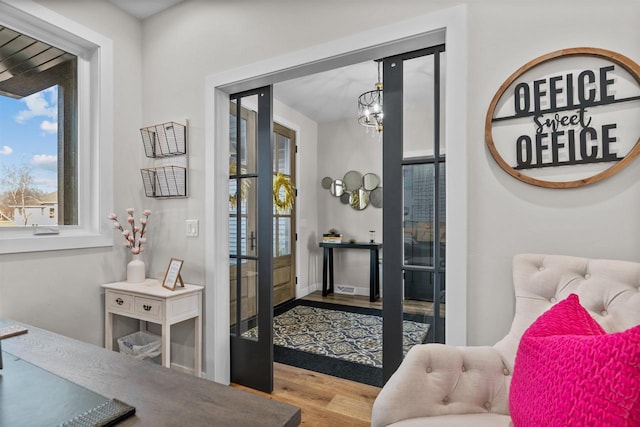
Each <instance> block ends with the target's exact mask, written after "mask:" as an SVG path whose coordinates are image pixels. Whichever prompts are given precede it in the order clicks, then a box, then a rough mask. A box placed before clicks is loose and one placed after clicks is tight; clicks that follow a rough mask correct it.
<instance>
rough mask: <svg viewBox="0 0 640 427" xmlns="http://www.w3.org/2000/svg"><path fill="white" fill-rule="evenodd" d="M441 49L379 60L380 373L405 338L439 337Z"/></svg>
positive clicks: (396, 360) (401, 350)
mask: <svg viewBox="0 0 640 427" xmlns="http://www.w3.org/2000/svg"><path fill="white" fill-rule="evenodd" d="M442 52H444V45H439V46H433V47H429V48H425V49H422V50H418V51H413V52H408V53H405V54H401V55H398V56H394V57H389V58H385V59H384V60H383V87H384V131H383V148H382V150H383V170H384V190H385V196H384V199H383V242H384V247H385V248H386V250H385V253H384V268H383V317H384V325H383V376H384V379H385V381H386V380H387V379H388V378H389V377H390V376H391V375H392V374H393V373H394V372H395V370H396V369H397V367H398V366H399V365H400V363H401V362H402V359H403V357H404V354H406V352H407V351H408V349H409V348H410V347H411V346H413V345H417V344H421V343H424V342H434V341H437V342H444V326H443V325H444V322H443V318H442V316H443V315H444V306H443V304H444V301H445V288H444V283H445V281H444V277H445V264H444V249H445V248H444V241H445V240H444V235H445V224H444V221H445V218H446V216H445V211H444V209H445V205H446V204H445V198H444V197H445V181H444V176H445V174H444V171H445V168H444V164H445V163H444V161H445V157H444V151H443V150H441V149H442V148H443V147H444V145H443V138H442V135H441V122H442V118H441V115H440V107H441V106H440V97H441V90H442V89H441V87H442V85H441V82H440V67H441V61H440V54H441V53H442ZM390 248H402V250H401V251H392V250H390ZM398 283H402V285H403V286H397V284H398Z"/></svg>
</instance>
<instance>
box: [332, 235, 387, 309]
mask: <svg viewBox="0 0 640 427" xmlns="http://www.w3.org/2000/svg"><path fill="white" fill-rule="evenodd" d="M320 247H321V248H323V249H324V253H323V256H322V296H323V297H326V296H327V295H329V294H331V293H333V250H334V249H368V250H369V253H370V256H369V301H372V302H373V301H376V300H377V299H378V298H379V297H380V260H379V256H380V249H382V243H359V242H356V243H328V242H321V243H320ZM327 273H328V275H329V283H328V286H327Z"/></svg>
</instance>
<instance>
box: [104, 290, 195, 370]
mask: <svg viewBox="0 0 640 427" xmlns="http://www.w3.org/2000/svg"><path fill="white" fill-rule="evenodd" d="M102 287H103V288H104V289H105V295H104V346H105V348H107V349H110V350H113V316H114V314H117V315H119V316H126V317H131V318H134V319H138V320H140V321H141V323H142V322H143V321H144V322H152V323H158V324H160V325H161V326H162V366H164V367H167V368H170V367H171V354H170V352H171V325H173V324H175V323H179V322H182V321H185V320H189V319H194V337H195V338H194V342H195V344H194V347H195V348H194V365H193V366H194V375H195V376H197V377H200V376H201V374H202V290H203V289H204V286H199V285H188V284H185V287H184V288H182V287H180V286H178V287H176V290H175V291H170V290H169V289H166V288H163V287H162V285H161V283H160V281H158V280H155V279H146V280H145V281H144V282H141V283H128V282H115V283H107V284H104V285H102Z"/></svg>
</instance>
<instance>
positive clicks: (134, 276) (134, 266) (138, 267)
mask: <svg viewBox="0 0 640 427" xmlns="http://www.w3.org/2000/svg"><path fill="white" fill-rule="evenodd" d="M145 277H146V275H145V268H144V262H143V261H141V260H140V259H138V256H137V255H134V256H133V259H132V260H131V261H130V262H129V264H127V282H129V283H140V282H144V280H145Z"/></svg>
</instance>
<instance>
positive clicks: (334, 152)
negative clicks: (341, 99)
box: [315, 116, 383, 295]
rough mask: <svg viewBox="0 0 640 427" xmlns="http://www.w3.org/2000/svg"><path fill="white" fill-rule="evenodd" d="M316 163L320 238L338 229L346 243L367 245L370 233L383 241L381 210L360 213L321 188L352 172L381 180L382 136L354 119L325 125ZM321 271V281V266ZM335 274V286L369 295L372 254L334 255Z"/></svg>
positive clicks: (321, 127) (320, 132)
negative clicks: (323, 182)
mask: <svg viewBox="0 0 640 427" xmlns="http://www.w3.org/2000/svg"><path fill="white" fill-rule="evenodd" d="M317 162H318V175H317V177H316V180H315V186H316V187H317V188H319V189H320V190H319V194H318V201H319V203H318V212H319V216H318V236H319V237H318V238H321V237H322V233H326V232H328V231H329V230H330V229H332V228H335V229H337V230H338V231H339V232H340V233H341V234H342V239H343V241H349V240H350V239H355V240H356V241H358V242H368V241H369V230H374V231H375V232H376V241H378V242H380V241H382V209H379V208H375V207H373V206H367V207H366V208H365V209H364V210H361V211H357V210H355V209H353V208H351V206H350V205H348V204H347V205H345V204H342V203H341V202H340V199H339V198H338V197H334V196H332V195H331V192H330V191H329V190H325V189H324V188H322V187H321V185H320V184H321V180H322V178H323V177H330V178H331V179H342V178H343V177H344V175H345V173H347V172H348V171H351V170H353V171H357V172H360V173H361V174H362V175H364V174H366V173H375V174H376V175H378V176H379V177H380V179H382V178H383V176H382V136H381V135H380V134H378V132H377V131H376V130H375V129H373V128H370V129H368V130H367V129H365V128H364V127H362V126H361V125H360V124H359V123H358V120H357V118H356V117H355V116H354V118H353V120H338V121H334V122H329V123H322V124H320V125H319V127H318V157H317ZM381 184H382V183H381ZM316 246H317V242H316ZM320 261H322V260H321V259H320ZM319 268H320V275H319V280H322V265H320V266H319ZM334 274H335V285H336V286H338V285H350V286H355V287H356V288H357V293H358V294H359V295H369V251H366V250H355V249H349V250H339V251H334Z"/></svg>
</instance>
